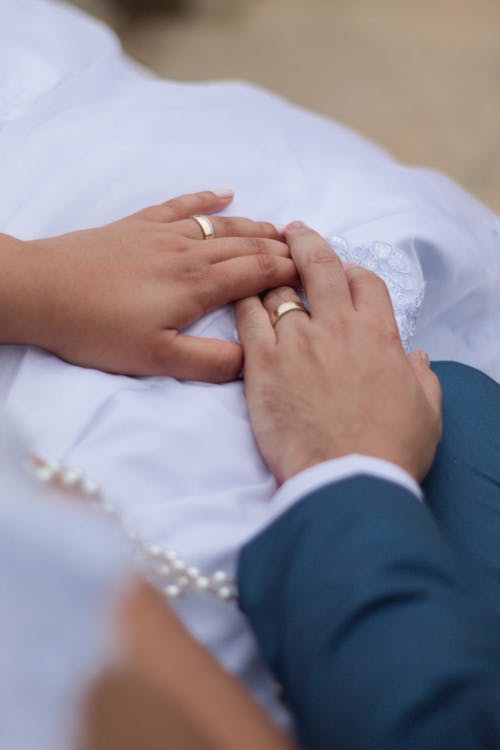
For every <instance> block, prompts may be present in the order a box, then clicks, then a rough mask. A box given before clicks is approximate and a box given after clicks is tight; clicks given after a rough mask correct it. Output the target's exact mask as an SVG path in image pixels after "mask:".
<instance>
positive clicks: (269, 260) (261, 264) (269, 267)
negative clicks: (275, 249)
mask: <svg viewBox="0 0 500 750" xmlns="http://www.w3.org/2000/svg"><path fill="white" fill-rule="evenodd" d="M255 257H256V259H257V265H258V269H259V271H260V273H261V275H262V276H263V277H264V278H265V279H273V278H274V277H275V276H276V274H277V272H278V270H279V268H278V258H276V257H275V256H274V255H266V254H265V253H261V252H259V253H257V255H256V256H255Z"/></svg>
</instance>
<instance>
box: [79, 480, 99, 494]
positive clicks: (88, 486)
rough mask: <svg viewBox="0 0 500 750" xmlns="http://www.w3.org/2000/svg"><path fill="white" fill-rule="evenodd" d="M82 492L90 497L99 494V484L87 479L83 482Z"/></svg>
mask: <svg viewBox="0 0 500 750" xmlns="http://www.w3.org/2000/svg"><path fill="white" fill-rule="evenodd" d="M82 492H83V493H84V494H85V495H87V496H88V497H95V496H96V495H98V494H99V485H98V484H97V482H93V481H92V480H91V479H85V480H84V481H83V482H82Z"/></svg>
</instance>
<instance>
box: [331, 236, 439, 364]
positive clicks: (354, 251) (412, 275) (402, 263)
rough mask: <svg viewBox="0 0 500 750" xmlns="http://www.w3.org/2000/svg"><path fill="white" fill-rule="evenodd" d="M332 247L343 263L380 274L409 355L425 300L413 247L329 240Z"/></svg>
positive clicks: (337, 238) (332, 238)
mask: <svg viewBox="0 0 500 750" xmlns="http://www.w3.org/2000/svg"><path fill="white" fill-rule="evenodd" d="M329 243H330V245H331V246H332V248H333V249H334V250H335V252H336V253H337V254H338V255H339V256H340V258H341V259H342V260H343V261H351V262H352V263H356V264H357V265H359V266H363V268H367V269H369V270H370V271H373V273H375V274H377V276H379V277H380V278H381V279H382V280H383V281H384V282H385V283H386V285H387V288H388V290H389V294H390V297H391V301H392V305H393V308H394V315H395V317H396V322H397V324H398V329H399V335H400V336H401V341H402V344H403V347H404V349H405V351H406V352H408V351H409V349H410V342H411V339H412V338H413V336H414V334H415V329H416V326H417V320H418V316H419V313H420V308H421V307H422V302H423V299H424V288H425V283H424V278H423V274H422V268H421V266H420V262H419V260H418V258H417V255H416V253H415V251H414V250H413V248H412V247H408V248H405V249H404V250H403V249H402V248H401V247H396V246H395V245H392V244H390V243H389V242H379V241H374V242H370V243H369V244H368V245H356V246H353V247H352V246H351V245H350V244H349V242H348V241H347V240H346V239H345V238H344V237H337V236H334V237H330V238H329Z"/></svg>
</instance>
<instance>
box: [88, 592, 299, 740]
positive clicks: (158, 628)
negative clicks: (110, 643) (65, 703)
mask: <svg viewBox="0 0 500 750" xmlns="http://www.w3.org/2000/svg"><path fill="white" fill-rule="evenodd" d="M120 631H121V636H122V641H123V653H124V656H123V659H124V663H122V664H121V665H119V667H118V669H115V671H114V672H112V673H108V674H107V675H104V676H103V679H102V680H101V681H100V683H99V684H98V685H96V686H95V689H94V691H93V693H92V696H91V700H90V703H89V708H90V711H89V714H88V731H87V744H86V745H85V747H88V748H93V749H94V750H97V749H98V748H108V747H110V746H111V745H112V746H113V747H115V746H116V747H120V748H123V749H124V750H125V748H138V747H144V746H146V745H147V746H148V747H150V748H153V747H155V748H156V747H157V748H160V747H161V748H165V747H172V748H183V750H191V749H192V750H199V749H200V748H206V749H207V750H208V749H209V748H210V750H233V748H238V750H255V749H256V748H258V750H293V748H294V747H295V745H294V744H293V743H292V742H291V741H288V739H287V738H286V737H285V736H284V735H282V733H281V732H280V731H279V730H278V729H277V728H276V727H275V726H274V725H273V724H272V723H271V721H270V720H269V718H268V717H267V716H266V715H265V713H264V711H263V710H262V709H261V708H260V707H259V706H258V705H257V704H256V703H255V702H254V700H253V699H252V698H251V696H250V695H249V693H248V692H247V691H246V689H245V688H244V687H243V685H241V684H240V683H239V682H238V681H237V680H236V679H235V678H234V677H233V676H231V675H229V674H228V673H227V672H226V671H225V670H223V669H222V668H221V666H220V665H219V664H218V663H216V661H215V659H214V658H213V657H212V656H211V655H210V654H209V653H208V652H207V651H206V650H205V648H204V647H203V646H201V644H199V643H198V642H197V641H195V640H194V638H193V637H192V636H191V635H190V634H189V633H188V632H187V630H186V629H185V628H184V626H183V625H182V624H181V622H180V621H179V620H178V619H177V617H176V616H175V615H174V613H173V612H172V611H171V610H169V609H168V608H167V607H166V606H165V602H164V600H163V598H162V597H161V595H160V594H159V593H158V592H156V591H154V590H153V589H152V588H151V587H150V586H149V585H147V584H142V585H140V586H137V587H136V589H135V590H134V591H133V592H131V593H130V595H129V596H128V598H127V601H126V602H125V603H124V606H123V608H122V612H121V617H120ZM103 706H104V708H103ZM106 706H107V711H106V708H105V707H106Z"/></svg>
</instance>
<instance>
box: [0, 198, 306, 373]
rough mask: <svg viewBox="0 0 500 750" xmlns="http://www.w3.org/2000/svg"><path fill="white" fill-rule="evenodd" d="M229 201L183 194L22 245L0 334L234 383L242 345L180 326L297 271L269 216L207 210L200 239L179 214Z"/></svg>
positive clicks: (84, 355)
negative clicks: (17, 281)
mask: <svg viewBox="0 0 500 750" xmlns="http://www.w3.org/2000/svg"><path fill="white" fill-rule="evenodd" d="M231 200H232V196H231V194H229V193H228V194H227V195H224V194H222V195H218V194H216V193H211V192H206V193H198V194H195V195H187V196H183V197H181V198H177V199H175V200H171V201H169V202H168V203H165V204H163V205H159V206H153V207H150V208H147V209H145V210H144V211H140V212H139V213H137V214H134V215H133V216H130V217H127V218H126V219H122V220H120V221H117V222H115V223H113V224H110V225H108V226H105V227H102V228H99V229H91V230H87V231H79V232H73V233H71V234H66V235H63V236H60V237H55V238H52V239H43V240H36V241H32V242H26V243H20V245H21V246H20V247H19V248H16V253H15V257H16V261H15V262H16V272H17V274H18V277H21V278H22V279H23V281H24V289H23V294H22V295H20V294H17V298H16V301H15V305H16V315H11V316H10V319H11V321H12V326H11V327H10V330H9V334H8V336H7V335H6V334H3V333H2V338H1V341H2V342H4V343H15V344H30V345H34V346H39V347H41V348H43V349H47V350H49V351H52V352H54V353H55V354H57V355H58V356H60V357H61V358H62V359H65V360H67V361H69V362H72V363H74V364H77V365H81V366H84V367H93V368H97V369H101V370H106V371H108V372H116V373H123V374H130V375H170V376H172V377H176V378H180V379H196V380H205V381H214V382H223V381H226V380H232V379H234V378H235V377H236V376H237V374H238V373H239V372H240V370H241V366H242V359H243V358H242V351H241V347H240V346H239V345H237V344H235V343H229V342H225V341H218V340H215V339H201V338H196V337H190V336H184V335H182V334H180V333H179V332H180V331H181V330H182V329H183V328H185V327H186V326H188V325H189V324H190V323H193V322H194V321H196V320H197V319H198V318H200V317H201V316H202V315H204V314H205V313H207V312H209V311H211V310H213V309H215V308H217V307H220V306H221V305H224V304H227V303H228V302H232V301H233V300H236V299H239V298H241V297H246V296H248V295H251V294H258V293H260V292H262V291H263V290H264V289H269V288H272V287H275V286H278V285H280V284H285V283H286V284H288V283H293V280H294V278H295V277H296V274H295V266H294V264H293V262H292V261H291V260H290V257H289V250H288V247H287V245H286V244H284V243H283V242H282V241H280V239H281V236H280V235H279V233H278V232H277V230H276V229H275V227H274V226H273V225H272V224H267V223H258V222H253V221H249V220H246V219H235V218H225V217H213V225H214V228H215V233H216V239H211V240H208V241H203V234H202V231H201V228H200V226H199V225H198V224H197V223H196V221H193V219H190V218H188V217H190V216H192V215H193V214H206V213H212V212H214V211H220V210H222V209H224V208H226V207H227V206H228V205H229V203H230V202H231ZM21 296H22V311H21V312H19V307H20V297H21Z"/></svg>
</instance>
